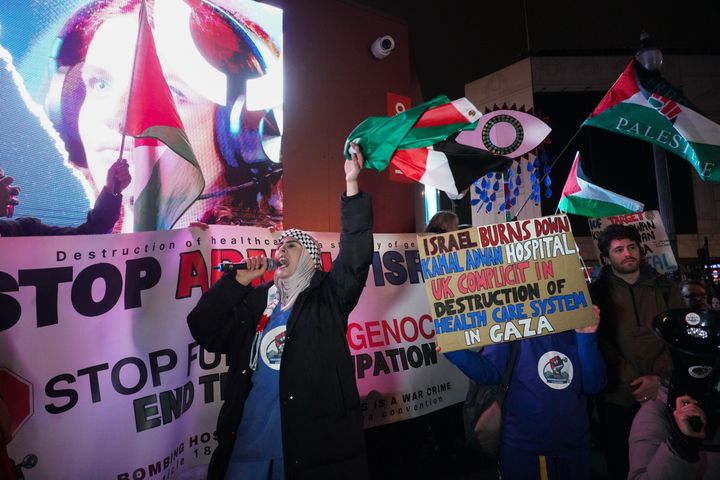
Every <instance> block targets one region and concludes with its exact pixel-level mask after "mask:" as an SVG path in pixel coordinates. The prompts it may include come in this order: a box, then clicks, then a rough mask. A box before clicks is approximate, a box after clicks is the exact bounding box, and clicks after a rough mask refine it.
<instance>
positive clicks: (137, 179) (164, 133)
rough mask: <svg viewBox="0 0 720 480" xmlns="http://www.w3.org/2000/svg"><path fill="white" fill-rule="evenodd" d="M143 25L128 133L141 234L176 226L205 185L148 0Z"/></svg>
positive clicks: (136, 224) (135, 211) (135, 213)
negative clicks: (161, 54)
mask: <svg viewBox="0 0 720 480" xmlns="http://www.w3.org/2000/svg"><path fill="white" fill-rule="evenodd" d="M139 28H140V32H139V34H138V44H137V47H136V52H135V67H134V71H133V78H132V80H131V82H132V83H131V86H130V94H129V96H130V98H129V101H128V111H127V121H126V122H125V134H127V135H131V136H133V137H135V147H134V149H133V156H132V159H133V161H132V165H133V172H132V175H133V180H134V182H133V183H134V185H135V187H134V195H135V201H134V207H133V224H134V231H136V232H139V231H147V230H167V229H170V228H172V226H173V225H174V224H175V222H177V220H178V219H179V218H180V216H182V214H183V213H184V212H185V211H186V210H187V209H188V207H189V206H190V205H191V204H192V203H193V202H194V201H195V200H196V199H197V197H198V196H199V195H200V194H201V193H202V191H203V189H204V188H205V181H204V179H203V175H202V172H201V170H200V165H199V164H198V161H197V159H196V158H195V154H194V153H193V150H192V147H191V146H190V142H189V140H188V137H187V135H186V134H185V129H184V128H183V124H182V121H181V120H180V116H179V115H178V113H177V109H176V108H175V103H174V102H173V97H172V93H171V92H170V88H169V87H168V84H167V82H166V81H165V77H164V75H163V72H162V68H161V66H160V60H159V59H158V55H157V51H156V49H155V41H154V39H153V36H152V31H151V30H150V25H149V23H148V20H147V15H146V13H145V2H143V6H142V8H141V9H140V24H139Z"/></svg>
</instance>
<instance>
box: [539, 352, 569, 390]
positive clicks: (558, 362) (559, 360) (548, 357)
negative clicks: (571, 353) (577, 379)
mask: <svg viewBox="0 0 720 480" xmlns="http://www.w3.org/2000/svg"><path fill="white" fill-rule="evenodd" d="M538 375H539V376H540V379H541V380H542V381H543V382H544V383H545V384H546V385H547V386H548V387H550V388H553V389H555V390H562V389H564V388H567V387H568V386H569V385H570V383H571V382H572V379H573V365H572V362H571V361H570V359H569V358H568V357H567V356H566V355H565V354H564V353H561V352H556V351H554V350H551V351H549V352H545V354H544V355H543V356H542V357H540V360H538Z"/></svg>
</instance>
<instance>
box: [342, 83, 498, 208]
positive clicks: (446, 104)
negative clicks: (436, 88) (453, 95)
mask: <svg viewBox="0 0 720 480" xmlns="http://www.w3.org/2000/svg"><path fill="white" fill-rule="evenodd" d="M478 118H480V113H479V112H478V110H477V109H476V108H475V106H474V105H473V104H472V103H470V102H469V101H468V100H467V99H466V98H460V99H458V100H454V101H452V102H451V101H449V100H448V98H447V97H445V96H440V97H437V98H434V99H433V100H430V101H429V102H426V103H423V104H421V105H418V106H416V107H413V108H411V109H409V110H406V111H405V112H402V113H399V114H397V115H394V116H392V117H370V118H368V119H367V120H365V121H364V122H362V123H361V124H360V125H358V126H357V127H356V128H355V130H353V131H352V133H351V134H350V135H349V137H348V139H347V142H346V143H345V157H346V158H350V155H349V153H348V147H349V144H350V142H351V141H353V142H356V143H357V144H358V145H360V148H362V151H363V155H364V157H365V167H368V168H374V169H375V170H378V171H382V170H384V169H385V168H386V167H387V166H388V164H389V163H391V162H392V164H393V166H394V167H395V168H397V169H398V170H400V171H401V172H402V173H403V174H404V175H405V176H407V177H409V178H411V179H413V180H416V181H418V182H420V183H423V184H425V185H428V186H431V187H434V188H437V189H438V190H442V191H444V192H445V193H447V194H448V195H449V196H450V197H452V198H457V197H459V196H462V194H463V192H464V191H465V190H466V189H467V188H468V187H469V186H470V185H472V183H473V182H474V181H475V180H477V179H478V178H480V177H482V176H484V175H485V174H487V173H489V172H494V171H501V170H507V169H508V168H509V166H510V164H511V163H512V160H511V159H509V158H506V157H501V156H497V155H493V154H491V153H489V152H487V151H486V150H482V149H479V148H475V147H470V146H466V145H462V144H459V143H457V142H455V141H454V137H455V136H457V133H459V132H460V131H462V130H472V129H473V128H475V126H476V125H477V119H478ZM450 137H453V139H452V140H448V139H449V138H450Z"/></svg>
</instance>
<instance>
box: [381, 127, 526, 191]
mask: <svg viewBox="0 0 720 480" xmlns="http://www.w3.org/2000/svg"><path fill="white" fill-rule="evenodd" d="M391 163H392V164H393V166H394V167H396V168H397V169H398V170H400V171H401V172H402V173H403V174H404V175H405V176H407V177H409V178H412V179H413V180H415V181H417V182H420V183H422V184H425V185H427V186H429V187H433V188H436V189H438V190H442V191H443V192H445V193H447V194H448V196H449V197H450V198H459V197H462V196H463V194H464V193H465V191H466V190H467V189H468V188H469V187H470V185H472V184H473V182H475V180H477V179H478V178H481V177H483V176H485V175H486V174H488V173H490V172H503V171H506V170H507V169H508V168H510V165H511V164H512V159H511V158H508V157H501V156H498V155H493V154H492V153H490V152H488V151H486V150H482V149H480V148H475V147H470V146H467V145H462V144H459V143H456V142H454V141H444V142H438V143H436V144H435V145H433V146H430V147H425V148H410V149H405V150H397V151H396V152H395V154H394V155H393V156H392V159H391Z"/></svg>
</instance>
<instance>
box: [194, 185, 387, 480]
mask: <svg viewBox="0 0 720 480" xmlns="http://www.w3.org/2000/svg"><path fill="white" fill-rule="evenodd" d="M341 205H342V233H341V237H340V252H339V254H338V257H337V258H336V259H335V261H334V262H333V264H332V267H331V268H330V271H329V272H327V273H326V272H320V271H318V272H316V273H315V275H314V276H313V278H312V281H311V283H310V286H309V287H308V288H307V289H306V290H305V291H304V292H302V293H301V294H300V295H299V296H298V298H297V300H296V301H295V304H294V306H293V309H292V313H291V315H290V318H289V319H288V324H287V334H286V338H285V347H284V351H283V359H282V363H281V367H280V416H281V423H282V436H283V439H282V440H283V453H284V459H285V476H286V478H288V479H313V480H318V479H328V480H329V479H332V480H337V479H342V480H352V479H366V478H368V473H367V463H366V459H365V443H364V434H363V425H362V415H361V411H360V399H359V395H358V390H357V386H356V385H355V373H354V368H353V363H352V357H351V355H350V349H349V347H348V344H347V340H346V336H345V334H346V330H347V320H348V315H349V314H350V312H351V311H352V310H353V308H354V307H355V305H356V304H357V302H358V299H359V298H360V294H361V293H362V289H363V287H364V286H365V281H366V279H367V274H368V270H369V268H370V262H371V260H372V251H373V237H372V208H371V201H370V197H369V196H368V195H366V194H364V193H360V194H358V195H354V196H352V197H346V196H344V195H343V197H342V199H341ZM269 287H270V285H267V284H266V285H262V286H260V287H257V288H253V287H251V286H243V285H241V284H239V283H238V282H236V281H235V279H234V277H233V276H232V274H231V275H225V276H223V277H222V278H221V279H220V280H219V281H218V282H217V283H216V284H215V285H213V286H212V287H211V288H210V289H209V290H208V291H207V292H206V293H205V294H204V295H203V296H202V297H201V298H200V301H199V302H198V304H197V306H196V307H195V308H194V309H193V311H192V312H190V315H189V316H188V325H189V326H190V331H191V333H192V335H193V337H194V338H195V339H196V340H197V341H198V343H199V344H200V345H202V346H203V348H205V349H206V350H209V351H212V352H222V353H225V354H227V360H228V364H229V371H228V378H227V383H226V385H225V391H224V394H225V403H224V404H223V406H222V408H221V410H220V415H219V417H218V423H217V436H218V446H217V448H216V450H215V452H214V453H213V456H212V459H211V461H210V467H209V472H208V478H209V479H211V480H212V479H222V478H224V476H225V471H226V470H227V466H228V462H229V459H230V455H231V453H232V449H233V445H234V442H235V433H236V429H237V426H238V423H239V422H240V419H241V418H242V412H243V406H244V403H245V399H246V398H247V396H248V393H249V392H250V388H251V382H250V379H251V376H252V370H250V367H249V361H250V345H251V342H252V338H253V335H254V332H255V326H256V325H257V323H258V321H259V320H260V316H261V314H262V311H263V310H264V309H265V306H266V304H267V291H268V288H269Z"/></svg>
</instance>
